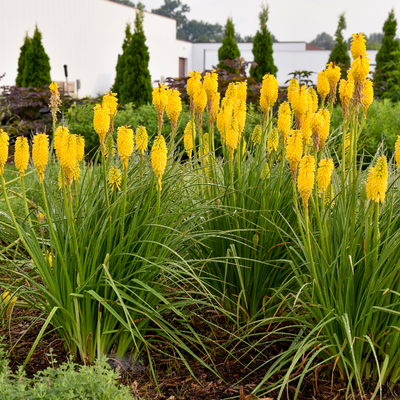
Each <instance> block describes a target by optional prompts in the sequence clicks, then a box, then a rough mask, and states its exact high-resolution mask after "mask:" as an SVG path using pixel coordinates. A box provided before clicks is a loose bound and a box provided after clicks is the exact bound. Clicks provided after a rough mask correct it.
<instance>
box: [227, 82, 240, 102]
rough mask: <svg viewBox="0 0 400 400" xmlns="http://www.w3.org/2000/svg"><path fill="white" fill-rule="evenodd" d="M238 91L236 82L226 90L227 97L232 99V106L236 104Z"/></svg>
mask: <svg viewBox="0 0 400 400" xmlns="http://www.w3.org/2000/svg"><path fill="white" fill-rule="evenodd" d="M237 89H238V87H237V86H236V84H235V82H231V83H230V84H229V85H228V87H227V89H226V93H225V97H226V98H227V99H230V100H231V101H232V104H235V102H236V100H237Z"/></svg>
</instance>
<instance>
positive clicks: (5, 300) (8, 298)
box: [2, 291, 17, 318]
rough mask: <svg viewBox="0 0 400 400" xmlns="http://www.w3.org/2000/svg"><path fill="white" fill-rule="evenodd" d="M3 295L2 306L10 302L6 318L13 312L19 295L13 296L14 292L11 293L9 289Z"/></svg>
mask: <svg viewBox="0 0 400 400" xmlns="http://www.w3.org/2000/svg"><path fill="white" fill-rule="evenodd" d="M2 297H3V301H2V306H3V307H4V306H5V305H6V304H7V303H8V306H7V311H6V318H8V317H9V315H10V313H11V310H12V307H13V305H14V303H15V302H16V300H17V297H15V296H13V294H12V293H10V292H9V291H6V292H4V293H3V296H2Z"/></svg>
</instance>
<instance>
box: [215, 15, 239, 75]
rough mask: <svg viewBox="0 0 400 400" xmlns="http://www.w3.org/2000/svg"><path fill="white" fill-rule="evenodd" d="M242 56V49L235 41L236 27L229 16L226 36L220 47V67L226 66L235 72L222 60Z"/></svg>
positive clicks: (225, 67)
mask: <svg viewBox="0 0 400 400" xmlns="http://www.w3.org/2000/svg"><path fill="white" fill-rule="evenodd" d="M239 57H240V51H239V47H238V45H237V43H236V42H235V28H234V26H233V22H232V19H231V18H228V21H227V23H226V27H225V37H224V39H223V40H222V46H221V47H220V48H219V49H218V60H219V64H218V67H219V68H224V69H226V70H228V71H230V72H233V70H232V68H229V67H228V66H227V65H226V64H225V63H224V62H222V60H234V59H235V58H239Z"/></svg>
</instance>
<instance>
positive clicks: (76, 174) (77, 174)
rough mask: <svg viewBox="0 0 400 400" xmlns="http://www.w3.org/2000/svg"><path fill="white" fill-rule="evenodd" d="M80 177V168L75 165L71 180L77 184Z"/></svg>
mask: <svg viewBox="0 0 400 400" xmlns="http://www.w3.org/2000/svg"><path fill="white" fill-rule="evenodd" d="M80 176H81V167H80V166H79V164H78V163H77V164H76V165H75V168H74V169H73V170H72V180H74V181H77V182H79V178H80Z"/></svg>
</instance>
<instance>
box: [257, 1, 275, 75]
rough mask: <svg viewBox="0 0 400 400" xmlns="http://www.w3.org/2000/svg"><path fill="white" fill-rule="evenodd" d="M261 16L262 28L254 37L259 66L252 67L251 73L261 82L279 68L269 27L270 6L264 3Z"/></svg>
mask: <svg viewBox="0 0 400 400" xmlns="http://www.w3.org/2000/svg"><path fill="white" fill-rule="evenodd" d="M259 16H260V30H259V31H257V33H256V35H255V36H254V39H253V54H254V61H255V62H256V63H257V67H256V68H253V67H251V68H250V75H251V76H252V77H253V78H254V79H255V80H256V81H257V82H261V81H262V77H263V76H264V75H265V74H268V73H270V74H272V75H276V73H277V71H278V68H277V67H276V65H275V64H274V57H273V50H272V37H271V33H270V32H269V31H268V29H267V21H268V6H265V5H262V6H261V12H260V14H259Z"/></svg>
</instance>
